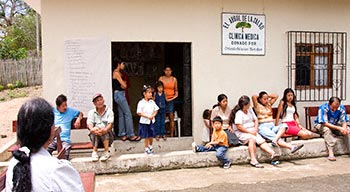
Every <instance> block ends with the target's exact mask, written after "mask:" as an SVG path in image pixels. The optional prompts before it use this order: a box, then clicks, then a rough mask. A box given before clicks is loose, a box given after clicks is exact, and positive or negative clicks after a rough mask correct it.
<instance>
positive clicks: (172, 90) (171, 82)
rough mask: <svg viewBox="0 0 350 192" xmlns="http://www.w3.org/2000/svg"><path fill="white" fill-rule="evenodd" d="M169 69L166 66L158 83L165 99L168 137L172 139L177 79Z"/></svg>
mask: <svg viewBox="0 0 350 192" xmlns="http://www.w3.org/2000/svg"><path fill="white" fill-rule="evenodd" d="M172 72H173V71H172V70H171V67H169V66H167V67H165V69H164V75H163V76H161V77H159V79H158V80H159V81H161V82H162V83H163V87H164V92H165V99H166V108H165V112H166V114H167V116H168V117H169V128H170V137H174V132H175V121H174V118H175V116H174V112H175V108H174V101H175V99H176V98H177V97H178V95H179V92H178V88H177V79H176V77H174V76H173V75H172Z"/></svg>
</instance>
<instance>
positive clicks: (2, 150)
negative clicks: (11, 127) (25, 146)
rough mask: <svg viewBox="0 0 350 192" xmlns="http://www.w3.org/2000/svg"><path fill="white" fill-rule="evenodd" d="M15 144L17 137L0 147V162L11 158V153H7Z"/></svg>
mask: <svg viewBox="0 0 350 192" xmlns="http://www.w3.org/2000/svg"><path fill="white" fill-rule="evenodd" d="M16 142H17V137H16V138H13V139H11V140H10V141H9V142H7V143H6V144H5V145H3V146H1V147H0V161H6V160H8V159H10V158H11V157H12V153H10V152H8V149H9V148H10V147H12V146H13V145H15V144H16Z"/></svg>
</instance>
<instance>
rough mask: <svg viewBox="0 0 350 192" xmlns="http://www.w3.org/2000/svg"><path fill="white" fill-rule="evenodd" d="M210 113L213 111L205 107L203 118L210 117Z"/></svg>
mask: <svg viewBox="0 0 350 192" xmlns="http://www.w3.org/2000/svg"><path fill="white" fill-rule="evenodd" d="M210 114H211V111H210V110H209V109H205V110H204V111H203V115H202V116H203V119H208V120H209V119H210Z"/></svg>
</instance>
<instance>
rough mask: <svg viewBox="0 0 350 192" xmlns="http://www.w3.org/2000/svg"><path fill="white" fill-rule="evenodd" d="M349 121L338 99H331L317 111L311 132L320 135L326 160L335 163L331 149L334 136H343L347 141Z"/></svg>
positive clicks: (349, 131) (333, 144) (334, 140)
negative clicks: (325, 152)
mask: <svg viewBox="0 0 350 192" xmlns="http://www.w3.org/2000/svg"><path fill="white" fill-rule="evenodd" d="M348 121H349V119H348V117H347V115H346V110H345V107H344V105H342V104H341V100H340V99H339V98H338V97H331V98H330V99H329V101H328V102H327V103H324V104H323V105H321V106H320V108H319V109H318V115H317V117H316V119H315V126H314V127H313V129H312V131H314V132H317V133H319V134H322V135H323V137H324V140H325V143H326V146H327V149H328V160H330V161H336V158H335V155H334V151H333V148H334V146H335V143H336V141H337V140H336V138H335V136H336V135H338V136H344V138H345V139H347V140H349V133H350V129H349V126H348V125H347V122H348Z"/></svg>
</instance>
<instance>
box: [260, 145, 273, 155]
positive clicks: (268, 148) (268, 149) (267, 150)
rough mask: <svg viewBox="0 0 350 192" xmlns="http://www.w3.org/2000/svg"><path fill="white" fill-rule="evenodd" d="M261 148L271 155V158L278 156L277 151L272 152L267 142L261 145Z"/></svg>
mask: <svg viewBox="0 0 350 192" xmlns="http://www.w3.org/2000/svg"><path fill="white" fill-rule="evenodd" d="M260 148H261V149H262V150H264V151H265V152H267V153H268V154H270V155H271V157H273V156H274V155H275V154H276V153H275V151H274V150H272V149H271V147H270V146H269V145H268V144H267V143H266V142H264V143H262V144H260Z"/></svg>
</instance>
